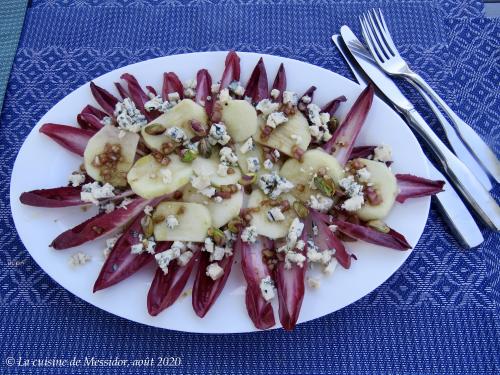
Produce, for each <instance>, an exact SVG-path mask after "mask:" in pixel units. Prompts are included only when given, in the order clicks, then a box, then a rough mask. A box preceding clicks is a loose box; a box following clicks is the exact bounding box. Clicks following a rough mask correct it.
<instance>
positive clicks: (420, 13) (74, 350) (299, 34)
mask: <svg viewBox="0 0 500 375" xmlns="http://www.w3.org/2000/svg"><path fill="white" fill-rule="evenodd" d="M372 6H380V7H381V8H382V9H383V10H384V12H385V14H386V16H387V18H388V19H389V22H390V26H391V30H392V31H393V33H394V34H395V39H396V42H397V44H398V45H399V46H400V47H401V51H402V54H403V55H404V56H405V57H407V58H408V60H409V61H410V62H411V63H412V64H413V66H414V67H415V68H416V69H417V70H418V71H420V72H422V73H423V74H424V76H425V77H426V78H427V79H428V80H429V83H430V84H431V85H432V86H433V87H435V88H436V89H437V91H438V92H439V93H440V94H442V95H443V96H444V98H445V99H446V100H447V101H448V103H450V104H451V105H452V107H454V108H455V109H456V110H457V111H458V113H459V114H460V115H462V116H463V117H464V118H465V120H467V121H468V122H469V123H470V124H471V125H472V126H474V128H475V129H476V130H477V131H478V132H479V133H480V134H481V135H483V136H484V137H485V139H486V140H487V141H488V142H489V143H490V144H491V145H493V147H494V148H495V150H496V152H497V153H498V152H499V151H500V142H499V134H500V131H499V126H498V120H499V117H498V110H499V108H500V97H499V82H500V79H499V61H500V48H499V47H500V45H499V41H500V38H499V31H500V22H499V20H489V19H485V18H483V17H482V14H481V4H480V3H479V2H478V1H467V0H443V1H439V0H380V1H368V0H366V1H362V0H339V1H332V0H331V1H326V0H325V1H309V0H297V1H277V2H271V1H269V0H240V1H237V0H227V1H216V0H192V1H189V2H180V1H176V0H153V1H146V0H123V1H119V0H45V1H44V0H33V1H32V4H31V7H30V8H29V9H28V12H27V15H26V22H25V27H24V31H23V34H22V37H21V41H20V45H19V49H18V52H17V56H16V58H15V61H14V66H13V70H12V73H11V78H10V82H9V86H8V90H7V96H6V97H5V103H4V109H3V112H2V116H1V125H0V178H1V180H2V183H1V184H0V241H1V252H0V265H1V269H0V335H1V337H0V347H1V357H0V373H2V374H31V373H32V374H45V373H46V374H83V373H111V374H123V373H127V374H138V373H145V374H149V373H152V372H154V371H161V372H162V373H175V374H334V373H341V374H493V373H499V372H500V340H499V339H500V326H499V318H498V316H499V313H500V306H499V302H500V253H499V250H500V245H499V237H498V235H494V234H492V233H491V232H488V231H484V235H485V238H486V240H485V243H484V245H483V246H481V247H480V248H479V249H477V250H473V251H466V252H464V251H462V250H460V249H459V247H458V246H457V243H456V242H455V240H454V239H453V237H452V236H451V235H450V233H449V231H448V229H447V228H446V226H445V225H444V224H443V222H442V220H441V218H440V217H439V215H438V214H437V213H436V211H435V210H434V209H432V211H431V214H430V218H429V222H428V224H427V226H426V229H425V232H424V234H423V236H422V239H421V240H420V242H419V244H418V246H417V247H416V249H415V251H414V252H413V254H412V255H411V257H410V258H409V259H408V261H407V262H406V263H405V265H404V266H403V267H402V268H401V269H400V270H399V271H398V272H396V273H395V274H394V275H393V276H392V277H391V278H390V279H389V280H388V281H387V282H386V283H384V284H383V285H382V286H380V287H379V288H377V289H376V290H375V291H374V292H372V293H370V294H369V295H368V296H366V297H365V298H363V299H361V300H360V301H358V302H357V303H354V304H353V305H351V306H349V307H347V308H344V309H342V310H341V311H338V312H336V313H333V314H330V315H328V316H326V317H324V318H321V319H318V320H315V321H312V322H309V323H306V324H301V325H300V326H298V327H297V328H296V330H295V331H294V332H292V333H289V332H284V331H282V330H278V331H271V332H258V333H254V334H239V335H225V336H222V335H197V334H185V333H178V332H171V331H166V330H160V329H156V328H151V327H147V326H143V325H140V324H136V323H132V322H129V321H126V320H123V319H121V318H117V317H115V316H113V315H110V314H108V313H105V312H103V311H101V310H98V309H96V308H94V307H93V306H90V305H88V304H87V303H85V302H83V301H81V300H80V299H78V298H77V297H75V296H73V295H71V294H69V293H68V292H66V291H65V290H64V289H63V288H61V287H60V286H59V285H57V284H56V283H54V282H53V281H52V280H51V279H50V278H49V277H48V276H47V275H46V274H45V273H44V272H43V271H42V270H41V269H40V268H39V267H38V266H37V265H36V264H35V263H34V262H33V260H32V259H31V258H30V257H29V254H28V253H27V251H26V250H25V249H24V247H23V245H22V243H21V242H20V240H19V238H18V236H17V234H16V231H15V228H14V225H13V222H12V218H11V215H10V208H9V203H8V200H9V197H8V191H9V186H8V181H9V180H10V172H11V168H12V164H13V162H14V159H15V156H16V152H17V150H18V149H19V147H20V145H21V144H22V142H23V140H24V138H25V137H26V135H27V133H28V132H29V131H30V129H31V128H32V127H33V126H34V124H35V123H36V122H37V121H38V120H39V119H40V117H41V116H42V115H43V114H44V113H45V112H46V111H47V110H48V109H49V108H50V107H51V106H53V105H54V104H55V103H56V102H57V101H58V100H60V99H61V98H63V97H64V96H65V95H67V94H69V93H70V92H71V91H72V90H74V89H75V88H77V87H78V86H80V85H81V84H83V83H84V82H86V81H89V80H90V79H92V78H94V77H96V76H98V75H100V74H103V73H105V72H108V71H110V70H112V69H115V68H117V67H120V66H123V65H126V64H129V63H132V62H137V61H140V60H144V59H148V58H151V57H157V56H162V55H168V54H175V53H182V52H191V51H204V50H218V49H223V50H225V49H236V50H242V51H257V52H263V53H271V54H278V55H283V56H287V57H292V58H297V59H301V60H304V61H308V62H311V63H313V64H317V65H320V66H323V67H325V68H328V69H332V70H334V71H337V72H340V73H341V74H344V75H346V76H350V73H349V71H348V69H347V67H346V66H345V64H344V62H343V61H342V59H341V58H340V56H339V54H338V53H337V51H336V50H335V48H333V47H332V45H331V42H330V39H329V37H330V35H331V34H332V33H333V32H336V31H338V29H339V27H340V26H341V25H342V24H348V25H351V26H353V28H354V29H355V31H357V32H359V27H358V26H357V25H358V21H357V16H358V15H359V14H360V12H361V11H362V10H364V9H367V8H369V7H372ZM412 98H413V99H414V101H415V102H416V103H417V105H419V106H420V107H422V111H423V112H424V114H427V115H428V114H429V111H428V110H425V108H424V107H423V106H422V105H421V103H422V102H421V100H420V99H419V98H418V97H417V96H415V95H414V94H413V95H412ZM429 119H430V118H429ZM433 124H434V125H435V123H434V122H433ZM438 131H439V129H438ZM498 192H499V189H498V186H497V187H496V188H495V195H496V197H497V198H498ZM228 313H230V312H228ZM221 319H223V317H221ZM85 356H88V357H92V356H94V357H96V358H111V359H113V358H120V359H146V358H157V357H159V356H162V357H168V356H179V357H181V358H182V364H181V366H179V367H169V368H157V367H155V368H149V367H145V366H143V367H135V368H132V367H125V366H107V367H100V368H95V367H88V366H87V367H86V366H74V367H71V368H68V367H66V368H61V367H57V366H52V367H51V366H49V367H33V366H30V367H19V366H17V365H14V366H8V363H7V361H8V360H9V357H13V358H15V359H16V360H17V359H18V358H19V357H22V358H27V359H45V358H49V359H51V358H58V359H61V358H63V359H64V358H66V359H72V358H76V359H83V358H85Z"/></svg>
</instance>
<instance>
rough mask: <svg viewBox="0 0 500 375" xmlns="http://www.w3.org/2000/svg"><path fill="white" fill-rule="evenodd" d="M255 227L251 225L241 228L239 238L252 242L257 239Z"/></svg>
mask: <svg viewBox="0 0 500 375" xmlns="http://www.w3.org/2000/svg"><path fill="white" fill-rule="evenodd" d="M257 236H258V234H257V228H255V227H254V226H253V225H251V226H249V227H246V228H245V229H243V232H241V240H242V241H243V242H250V243H254V242H255V241H257Z"/></svg>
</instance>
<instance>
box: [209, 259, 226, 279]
mask: <svg viewBox="0 0 500 375" xmlns="http://www.w3.org/2000/svg"><path fill="white" fill-rule="evenodd" d="M206 275H207V276H208V277H210V278H211V279H212V280H217V279H219V278H220V277H221V276H222V275H224V269H223V268H222V267H221V266H219V265H218V264H217V263H210V264H209V265H208V266H207V269H206Z"/></svg>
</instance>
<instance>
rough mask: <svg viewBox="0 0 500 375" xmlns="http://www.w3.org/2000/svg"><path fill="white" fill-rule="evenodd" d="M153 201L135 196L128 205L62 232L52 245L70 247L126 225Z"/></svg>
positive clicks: (54, 246)
mask: <svg viewBox="0 0 500 375" xmlns="http://www.w3.org/2000/svg"><path fill="white" fill-rule="evenodd" d="M156 199H158V198H156ZM151 202H152V200H146V199H143V198H135V199H134V200H133V201H132V202H131V203H129V204H128V205H127V206H126V207H123V208H117V209H116V210H114V211H112V212H110V213H104V212H103V213H100V214H98V215H96V216H94V217H92V218H90V219H88V220H85V221H84V222H83V223H81V224H78V225H77V226H76V227H74V228H71V229H69V230H67V231H66V232H63V233H61V234H60V235H59V236H57V237H56V238H55V239H54V241H52V243H51V244H50V246H51V247H53V248H54V249H56V250H62V249H68V248H70V247H74V246H78V245H81V244H83V243H85V242H88V241H92V240H95V239H96V238H99V237H102V236H104V235H106V234H107V233H110V232H112V231H113V230H115V229H117V228H120V227H123V226H124V225H126V224H127V223H128V222H129V221H130V220H131V219H133V218H134V217H136V216H137V215H138V214H140V213H141V212H142V210H143V209H144V207H146V205H148V204H151Z"/></svg>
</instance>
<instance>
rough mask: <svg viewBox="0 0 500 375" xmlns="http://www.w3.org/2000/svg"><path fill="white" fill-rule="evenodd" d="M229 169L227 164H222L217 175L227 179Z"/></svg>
mask: <svg viewBox="0 0 500 375" xmlns="http://www.w3.org/2000/svg"><path fill="white" fill-rule="evenodd" d="M228 168H229V167H228V166H227V165H226V164H222V163H220V164H219V166H218V168H217V175H218V176H221V177H226V176H227V170H228Z"/></svg>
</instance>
